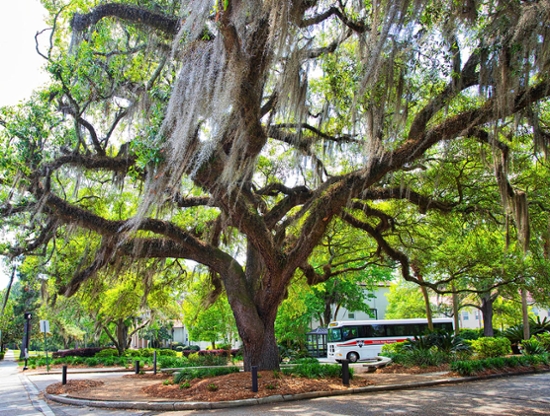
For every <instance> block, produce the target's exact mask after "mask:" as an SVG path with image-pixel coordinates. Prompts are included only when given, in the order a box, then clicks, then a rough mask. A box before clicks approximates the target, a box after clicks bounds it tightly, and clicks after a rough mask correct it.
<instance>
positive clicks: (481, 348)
mask: <svg viewBox="0 0 550 416" xmlns="http://www.w3.org/2000/svg"><path fill="white" fill-rule="evenodd" d="M470 345H471V347H472V350H473V351H474V353H475V354H476V356H477V357H478V358H480V359H484V358H491V357H501V356H503V355H507V354H510V353H511V352H512V344H511V342H510V340H509V339H508V338H505V337H483V338H479V339H476V340H472V341H470Z"/></svg>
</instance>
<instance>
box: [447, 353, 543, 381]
mask: <svg viewBox="0 0 550 416" xmlns="http://www.w3.org/2000/svg"><path fill="white" fill-rule="evenodd" d="M549 363H550V358H549V356H548V354H541V355H524V356H517V355H516V356H513V357H493V358H486V359H483V360H466V361H455V362H454V363H451V371H456V372H458V373H459V374H461V375H463V376H473V375H475V374H477V373H480V372H482V371H485V370H488V369H491V368H494V369H502V368H507V367H509V368H513V367H520V366H524V367H529V366H533V367H537V366H540V365H548V364H549Z"/></svg>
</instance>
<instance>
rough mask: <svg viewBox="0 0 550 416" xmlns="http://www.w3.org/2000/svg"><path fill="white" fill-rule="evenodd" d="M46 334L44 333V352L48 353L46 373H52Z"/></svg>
mask: <svg viewBox="0 0 550 416" xmlns="http://www.w3.org/2000/svg"><path fill="white" fill-rule="evenodd" d="M46 338H47V337H46V332H45V331H44V352H45V353H46V371H47V372H48V373H49V372H50V361H49V360H48V342H47V341H46Z"/></svg>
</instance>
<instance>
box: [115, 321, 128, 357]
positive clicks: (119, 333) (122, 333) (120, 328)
mask: <svg viewBox="0 0 550 416" xmlns="http://www.w3.org/2000/svg"><path fill="white" fill-rule="evenodd" d="M116 338H117V345H116V348H117V350H118V354H119V355H120V356H122V355H123V354H124V351H125V350H126V344H127V342H128V327H127V326H126V324H125V323H124V320H122V319H120V320H118V321H117V323H116Z"/></svg>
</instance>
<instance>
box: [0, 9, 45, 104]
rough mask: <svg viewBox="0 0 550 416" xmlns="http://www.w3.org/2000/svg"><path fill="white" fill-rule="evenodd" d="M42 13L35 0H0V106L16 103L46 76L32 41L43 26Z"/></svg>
mask: <svg viewBox="0 0 550 416" xmlns="http://www.w3.org/2000/svg"><path fill="white" fill-rule="evenodd" d="M45 14H46V11H45V10H44V9H43V8H42V5H41V4H40V2H39V0H0V57H1V61H2V65H0V106H5V105H10V104H17V103H18V102H19V101H20V100H23V99H25V98H27V97H29V96H30V94H31V92H32V91H33V89H35V88H37V87H39V86H40V85H42V84H43V83H44V82H45V81H46V80H47V75H46V74H45V73H44V71H41V70H40V67H41V66H42V65H44V63H45V60H44V59H43V58H42V57H40V56H39V55H38V54H37V52H36V48H35V41H34V35H35V34H36V32H38V31H40V30H42V29H45V28H46V27H47V26H46V24H45V23H44V17H45ZM47 36H48V35H46V37H47Z"/></svg>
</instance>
